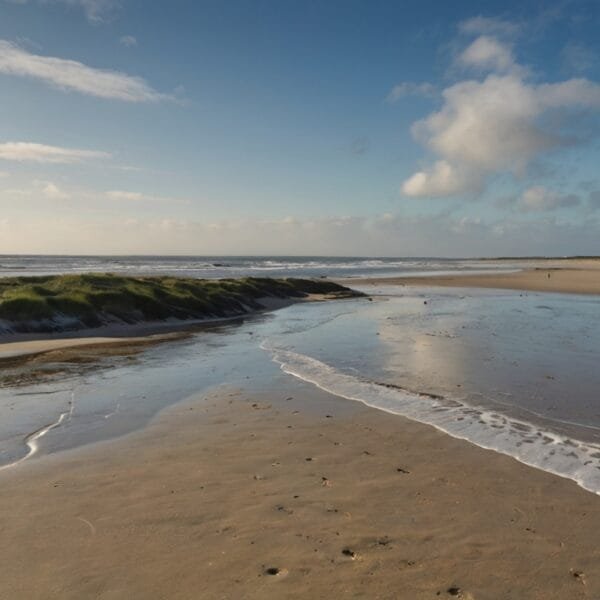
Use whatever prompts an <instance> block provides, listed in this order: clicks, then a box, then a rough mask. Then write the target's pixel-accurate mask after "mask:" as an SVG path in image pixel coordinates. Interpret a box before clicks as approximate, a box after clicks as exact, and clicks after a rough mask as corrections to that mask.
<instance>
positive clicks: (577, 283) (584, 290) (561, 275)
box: [340, 266, 600, 294]
mask: <svg viewBox="0 0 600 600" xmlns="http://www.w3.org/2000/svg"><path fill="white" fill-rule="evenodd" d="M340 281H342V280H340ZM343 282H344V283H345V284H346V285H363V286H364V285H410V286H441V287H480V288H499V289H509V290H523V291H532V292H558V293H568V294H600V268H597V267H590V268H571V267H562V266H558V267H548V266H545V267H544V266H539V267H537V268H534V269H527V270H524V271H519V272H515V273H493V274H485V275H479V274H478V275H468V274H459V275H444V276H432V277H389V278H386V277H380V278H368V279H352V280H343Z"/></svg>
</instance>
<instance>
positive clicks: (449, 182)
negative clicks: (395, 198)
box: [402, 160, 482, 197]
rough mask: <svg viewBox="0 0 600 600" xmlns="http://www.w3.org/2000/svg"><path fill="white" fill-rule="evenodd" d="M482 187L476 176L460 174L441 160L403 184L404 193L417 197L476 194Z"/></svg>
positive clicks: (418, 172) (479, 179)
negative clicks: (469, 192) (463, 193)
mask: <svg viewBox="0 0 600 600" xmlns="http://www.w3.org/2000/svg"><path fill="white" fill-rule="evenodd" d="M481 185H482V182H481V178H479V177H478V176H476V174H471V173H465V172H460V171H459V170H458V169H457V168H456V167H453V166H452V165H451V164H450V163H448V162H447V161H445V160H439V161H437V162H436V163H435V164H434V165H433V166H432V167H430V168H428V169H426V170H424V171H417V172H416V173H415V174H414V175H411V177H409V178H408V179H407V180H406V181H405V182H404V183H403V184H402V192H403V193H404V194H406V195H407V196H415V197H416V196H449V195H454V194H459V193H461V192H466V191H471V192H476V191H478V190H479V189H480V188H481Z"/></svg>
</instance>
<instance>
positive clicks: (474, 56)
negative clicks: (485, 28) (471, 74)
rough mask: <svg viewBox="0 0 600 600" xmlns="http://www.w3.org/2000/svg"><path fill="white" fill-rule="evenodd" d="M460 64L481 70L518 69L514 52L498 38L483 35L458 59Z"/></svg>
mask: <svg viewBox="0 0 600 600" xmlns="http://www.w3.org/2000/svg"><path fill="white" fill-rule="evenodd" d="M458 62H459V64H461V65H463V66H465V67H471V68H475V69H481V70H492V71H510V70H511V69H514V68H515V67H516V65H515V59H514V56H513V53H512V50H511V49H510V48H509V47H508V46H507V45H506V44H503V43H501V42H499V41H498V40H497V39H496V38H493V37H490V36H487V35H482V36H480V37H478V38H477V39H476V40H475V41H474V42H473V43H472V44H470V45H469V46H467V48H465V50H463V52H462V53H461V54H460V56H459V57H458Z"/></svg>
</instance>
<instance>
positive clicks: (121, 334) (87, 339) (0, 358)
mask: <svg viewBox="0 0 600 600" xmlns="http://www.w3.org/2000/svg"><path fill="white" fill-rule="evenodd" d="M335 299H338V298H336V297H330V296H327V295H324V294H308V295H307V296H306V297H304V298H260V299H259V302H260V304H261V306H263V309H261V310H254V311H249V312H248V313H245V314H242V315H235V316H232V317H223V318H205V319H186V320H182V319H169V320H165V321H155V322H145V323H132V324H122V323H116V324H112V325H104V326H102V327H94V328H90V329H79V330H76V331H64V332H56V333H4V334H0V365H2V364H6V363H7V362H8V361H10V362H13V359H18V358H19V357H28V356H32V355H40V354H45V353H49V352H56V351H62V350H71V349H74V348H86V349H87V348H91V347H98V348H99V349H105V350H110V348H111V347H113V346H125V345H129V346H144V345H151V344H157V343H160V342H161V341H166V340H171V339H173V338H174V337H178V336H183V335H186V334H187V333H188V332H193V331H199V330H202V329H206V328H210V327H216V326H219V325H224V324H227V323H231V322H232V321H233V322H235V321H240V320H243V319H248V318H252V317H253V316H256V315H259V314H261V313H264V312H268V311H273V310H279V309H281V308H286V307H287V306H291V305H292V304H296V303H299V302H326V301H328V300H335Z"/></svg>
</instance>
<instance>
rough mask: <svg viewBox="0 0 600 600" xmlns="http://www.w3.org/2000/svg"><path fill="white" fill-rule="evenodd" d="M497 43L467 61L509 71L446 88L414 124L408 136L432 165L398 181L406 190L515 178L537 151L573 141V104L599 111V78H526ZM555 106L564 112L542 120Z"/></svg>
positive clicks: (451, 191) (418, 192)
mask: <svg viewBox="0 0 600 600" xmlns="http://www.w3.org/2000/svg"><path fill="white" fill-rule="evenodd" d="M480 39H481V38H480ZM486 43H487V42H486ZM470 48H473V46H470ZM495 48H496V46H495V45H490V46H487V47H485V48H483V50H481V49H480V50H481V52H479V51H477V52H475V51H473V52H472V53H471V54H469V55H468V56H469V59H468V60H469V61H470V64H472V65H474V66H475V65H478V66H480V67H487V68H491V69H492V70H493V71H495V70H500V71H507V72H501V73H496V72H492V73H490V74H489V75H487V76H486V77H485V78H484V79H483V80H481V81H480V80H466V81H459V82H458V83H456V84H454V85H452V86H450V87H448V88H447V89H445V90H444V91H443V93H442V96H443V100H444V103H443V105H442V107H441V109H440V110H438V111H436V112H433V113H431V114H430V115H429V116H428V117H426V118H425V119H423V120H421V121H418V122H416V123H415V124H414V125H413V127H412V133H413V136H414V137H415V139H416V140H417V141H419V142H420V143H421V144H423V145H424V146H425V147H426V148H427V149H429V150H430V151H431V152H432V153H433V154H434V155H435V157H436V162H435V163H434V164H433V166H432V167H429V168H425V169H422V170H420V171H419V172H418V173H415V174H414V175H413V176H411V177H409V178H408V179H407V180H406V181H405V182H404V185H403V192H404V193H405V194H407V195H409V196H452V195H457V194H460V193H469V192H472V191H474V190H478V189H481V188H482V187H483V186H484V184H485V181H486V179H487V177H488V176H490V175H492V174H496V173H505V172H509V173H512V174H514V175H519V176H521V175H523V174H524V173H525V172H526V168H527V166H528V165H529V164H530V163H531V162H532V161H533V160H535V159H537V158H538V157H539V156H541V155H542V154H543V153H545V152H547V151H550V150H552V149H555V148H558V147H561V146H567V145H572V144H573V143H576V142H577V140H576V139H575V138H574V136H573V131H574V129H575V128H576V127H577V126H578V124H579V115H578V113H577V110H578V109H582V108H587V109H600V85H598V84H597V83H595V82H592V81H589V80H587V79H570V80H568V81H563V82H559V83H546V84H535V83H532V82H530V81H529V80H528V78H527V72H526V70H524V69H522V68H521V67H520V66H519V65H517V64H516V63H514V62H511V61H512V55H510V54H506V53H504V52H503V51H502V50H499V51H498V52H496V51H495ZM499 48H502V46H499ZM496 49H497V48H496ZM554 110H561V111H562V114H561V119H550V118H545V117H549V116H551V114H552V111H554Z"/></svg>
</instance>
